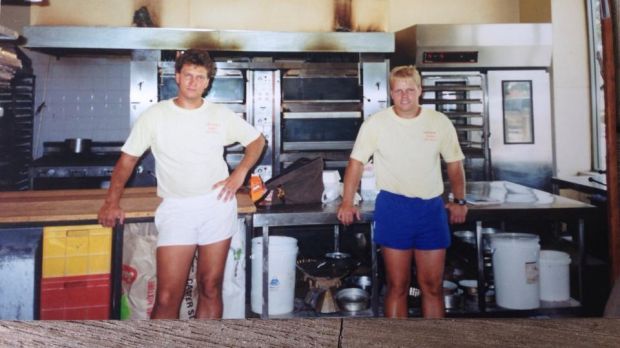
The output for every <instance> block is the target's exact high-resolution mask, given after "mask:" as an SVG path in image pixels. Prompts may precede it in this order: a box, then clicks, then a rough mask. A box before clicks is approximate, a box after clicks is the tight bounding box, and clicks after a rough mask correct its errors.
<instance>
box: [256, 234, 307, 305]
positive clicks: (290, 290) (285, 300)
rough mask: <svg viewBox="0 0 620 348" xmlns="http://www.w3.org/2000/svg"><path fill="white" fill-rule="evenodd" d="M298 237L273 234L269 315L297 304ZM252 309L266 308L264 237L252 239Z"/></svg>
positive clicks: (271, 241)
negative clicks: (264, 305)
mask: <svg viewBox="0 0 620 348" xmlns="http://www.w3.org/2000/svg"><path fill="white" fill-rule="evenodd" d="M297 250H298V247H297V239H295V238H292V237H279V236H270V237H269V279H268V283H269V307H268V313H269V315H280V314H286V313H290V312H292V311H293V307H294V303H295V264H296V262H297ZM251 258H252V290H251V302H252V306H251V307H252V312H254V313H257V314H261V313H262V310H263V282H262V279H263V278H262V277H263V237H256V238H252V256H251Z"/></svg>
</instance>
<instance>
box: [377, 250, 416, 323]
mask: <svg viewBox="0 0 620 348" xmlns="http://www.w3.org/2000/svg"><path fill="white" fill-rule="evenodd" d="M381 251H382V253H383V260H384V262H385V271H386V278H387V279H386V281H387V294H386V296H385V316H386V317H388V318H407V314H408V313H407V296H408V294H409V284H410V283H411V261H412V260H413V250H412V249H410V250H399V249H392V248H386V247H381Z"/></svg>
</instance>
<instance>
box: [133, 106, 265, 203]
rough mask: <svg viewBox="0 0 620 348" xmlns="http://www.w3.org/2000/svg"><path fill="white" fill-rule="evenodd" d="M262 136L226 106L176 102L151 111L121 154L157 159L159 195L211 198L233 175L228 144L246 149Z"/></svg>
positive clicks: (138, 121)
mask: <svg viewBox="0 0 620 348" xmlns="http://www.w3.org/2000/svg"><path fill="white" fill-rule="evenodd" d="M259 135H260V133H259V132H258V131H257V130H256V129H255V128H254V127H252V126H251V125H250V124H248V123H247V122H245V121H244V120H243V119H242V118H240V117H239V116H237V115H235V114H234V113H233V112H232V111H230V110H229V109H228V108H227V107H225V106H222V105H218V104H213V103H210V102H208V101H206V100H205V101H204V103H203V105H202V106H201V107H200V108H198V109H193V110H187V109H183V108H180V107H178V106H177V105H176V104H174V102H173V100H172V99H169V100H164V101H162V102H159V103H157V104H155V105H153V106H152V107H150V108H148V109H147V110H146V111H145V112H144V113H143V114H142V115H140V117H139V118H138V119H137V121H136V123H135V124H134V126H133V128H132V130H131V133H130V134H129V138H127V141H126V142H125V144H124V145H123V147H122V148H121V150H122V151H123V152H125V153H127V154H129V155H132V156H137V157H139V156H141V155H142V154H143V153H144V152H145V151H146V150H147V149H148V148H149V147H150V148H151V151H152V153H153V156H154V157H155V170H156V174H157V194H158V196H160V197H164V198H166V197H191V196H197V195H203V194H207V193H209V192H211V191H212V186H213V184H215V183H216V182H218V181H221V180H223V179H225V178H226V177H228V175H229V173H228V167H227V165H226V162H225V161H224V146H227V145H230V144H233V143H235V142H239V143H241V144H242V145H243V146H247V145H248V144H249V143H251V142H252V141H254V140H256V139H257V138H258V136H259Z"/></svg>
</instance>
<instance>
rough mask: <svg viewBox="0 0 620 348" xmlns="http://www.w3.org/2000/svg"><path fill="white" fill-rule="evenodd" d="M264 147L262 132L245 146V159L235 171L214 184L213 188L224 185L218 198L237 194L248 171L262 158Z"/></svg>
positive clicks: (229, 197)
mask: <svg viewBox="0 0 620 348" xmlns="http://www.w3.org/2000/svg"><path fill="white" fill-rule="evenodd" d="M264 148H265V137H263V135H262V134H261V135H259V136H258V138H256V139H255V140H254V141H252V142H251V143H249V144H248V146H246V147H245V151H244V154H243V159H242V160H241V162H239V165H238V166H237V168H235V170H233V172H232V173H231V174H230V176H229V177H228V178H226V179H224V180H222V181H220V182H217V183H216V184H215V185H213V189H216V188H218V187H220V186H221V187H222V189H221V190H220V193H219V194H218V195H217V198H218V199H223V200H224V201H228V200H231V199H232V198H233V197H234V196H235V194H236V193H237V190H238V189H239V187H241V185H243V180H245V177H246V176H247V175H248V172H249V171H250V169H252V167H254V165H255V164H256V162H257V161H258V159H259V158H260V156H261V154H262V153H263V149H264Z"/></svg>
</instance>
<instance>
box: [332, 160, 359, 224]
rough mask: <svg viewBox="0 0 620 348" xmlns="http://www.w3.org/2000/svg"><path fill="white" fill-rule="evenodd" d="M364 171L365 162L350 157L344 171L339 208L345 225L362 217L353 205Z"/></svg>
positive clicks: (340, 216) (339, 216)
mask: <svg viewBox="0 0 620 348" xmlns="http://www.w3.org/2000/svg"><path fill="white" fill-rule="evenodd" d="M363 173H364V164H363V163H362V162H360V161H358V160H355V159H353V158H349V163H348V164H347V169H346V170H345V173H344V188H343V190H342V203H341V204H340V208H339V209H338V220H340V222H342V223H343V224H345V225H349V224H351V223H352V222H353V221H354V220H355V218H357V219H358V220H359V219H360V218H361V216H360V212H359V210H358V209H357V208H356V207H355V206H354V205H353V199H354V197H355V192H356V191H357V188H358V187H359V184H360V180H361V179H362V174H363Z"/></svg>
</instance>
